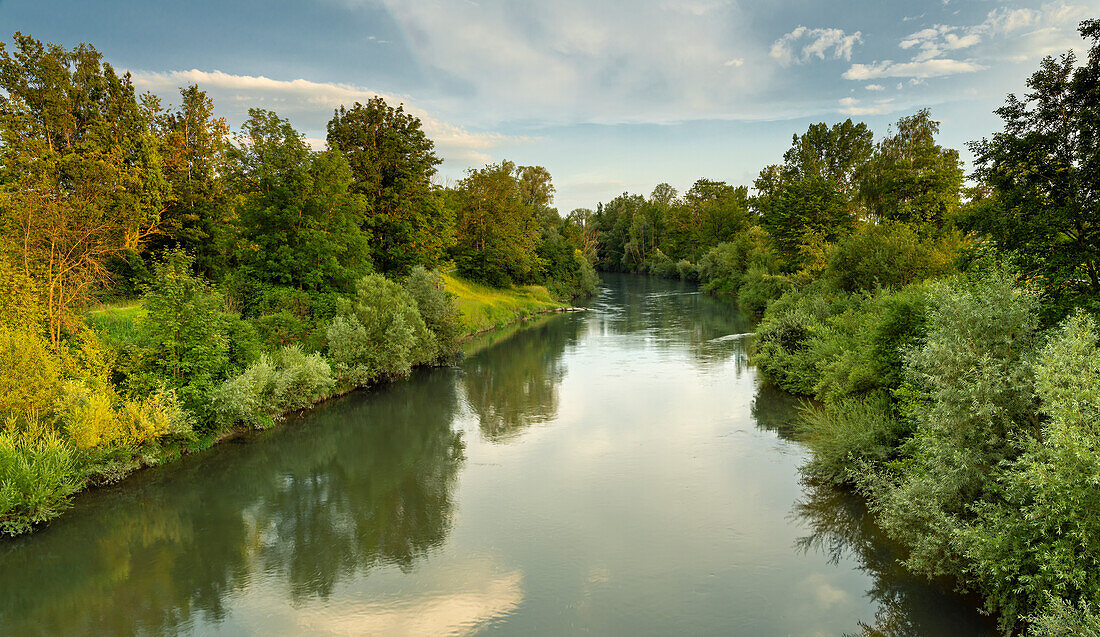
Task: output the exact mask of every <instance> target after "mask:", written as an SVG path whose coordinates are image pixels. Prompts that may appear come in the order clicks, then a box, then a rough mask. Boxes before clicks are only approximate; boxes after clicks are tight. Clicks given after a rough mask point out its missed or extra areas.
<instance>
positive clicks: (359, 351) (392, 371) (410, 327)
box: [327, 274, 434, 386]
mask: <svg viewBox="0 0 1100 637" xmlns="http://www.w3.org/2000/svg"><path fill="white" fill-rule="evenodd" d="M327 337H328V354H329V358H330V359H331V360H332V361H333V363H334V364H335V369H336V375H337V377H338V378H339V379H340V380H341V381H342V382H345V383H348V384H350V385H351V386H362V385H369V384H371V383H375V382H378V381H382V380H389V379H393V378H400V377H402V376H405V375H407V374H408V373H409V370H411V369H412V367H413V366H414V365H418V364H422V363H426V362H429V361H430V360H432V356H433V354H434V351H433V350H434V347H433V340H434V335H433V334H432V333H431V332H430V331H429V330H428V328H427V326H426V325H425V324H424V320H423V319H422V318H421V317H420V313H419V311H418V310H417V306H416V300H415V299H414V298H413V297H412V295H410V294H409V293H408V292H407V291H406V290H405V289H404V288H402V287H401V286H400V285H398V284H396V283H394V282H393V281H389V280H387V279H386V278H385V277H383V276H382V275H380V274H371V275H368V276H365V277H363V278H362V279H360V280H359V282H358V283H357V284H356V286H355V294H354V296H352V298H351V299H350V300H346V301H344V302H343V303H341V304H340V308H339V311H338V313H337V315H336V318H335V319H333V321H332V324H331V325H330V326H329V328H328V331H327Z"/></svg>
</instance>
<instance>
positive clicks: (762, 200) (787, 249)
mask: <svg viewBox="0 0 1100 637" xmlns="http://www.w3.org/2000/svg"><path fill="white" fill-rule="evenodd" d="M756 187H757V190H759V191H760V192H761V195H760V196H759V197H758V198H757V202H756V206H757V209H758V210H759V211H760V224H761V225H762V226H763V227H764V229H765V230H767V231H768V236H770V237H771V240H772V245H773V246H774V247H775V251H776V252H777V253H778V254H779V256H780V258H781V259H782V261H783V263H784V265H785V266H786V268H787V269H788V270H791V271H793V270H798V269H799V268H801V267H802V266H803V265H804V263H805V261H806V257H805V253H804V251H805V248H806V247H807V246H809V245H810V244H812V243H815V242H818V241H822V240H824V241H830V242H831V241H836V240H837V239H838V238H840V237H843V236H845V235H846V234H848V232H849V231H850V229H851V226H852V223H853V221H854V216H853V215H852V212H851V209H850V207H849V205H848V200H847V198H846V196H845V195H844V193H842V192H841V191H840V190H839V189H838V187H837V185H836V184H835V183H834V182H832V181H829V180H828V179H826V178H825V177H822V176H816V175H815V176H810V177H807V178H805V179H799V180H795V181H792V180H788V179H785V178H784V179H780V180H779V181H778V182H777V183H768V180H767V179H766V178H765V176H764V175H762V176H761V178H760V179H757V181H756Z"/></svg>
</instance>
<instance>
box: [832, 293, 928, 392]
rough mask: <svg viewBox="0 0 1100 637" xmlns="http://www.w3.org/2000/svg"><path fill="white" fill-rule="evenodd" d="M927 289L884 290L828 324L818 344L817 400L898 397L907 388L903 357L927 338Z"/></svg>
mask: <svg viewBox="0 0 1100 637" xmlns="http://www.w3.org/2000/svg"><path fill="white" fill-rule="evenodd" d="M926 294H927V291H926V288H925V286H923V285H916V286H910V287H908V288H905V289H904V290H900V291H897V292H890V291H885V290H882V291H880V292H879V293H877V294H875V295H874V296H872V297H866V298H865V299H864V300H862V301H861V303H860V304H859V305H858V306H856V307H853V308H851V309H849V310H847V311H846V312H842V313H841V314H839V315H837V316H835V317H832V318H830V319H828V320H827V321H826V326H825V329H823V330H822V331H821V332H820V334H821V336H820V339H819V340H818V342H815V343H814V344H813V348H814V354H815V356H816V357H818V361H819V362H818V368H819V369H820V371H821V377H820V379H819V381H818V383H817V384H816V385H815V386H814V395H815V396H816V397H817V399H818V400H823V401H831V400H836V399H840V398H843V397H846V396H861V395H866V394H869V393H872V392H875V391H884V392H886V393H887V395H891V396H892V395H893V394H894V393H895V392H896V391H897V390H898V389H899V388H900V387H901V385H902V380H903V379H902V369H903V355H904V352H906V351H908V350H909V349H911V348H912V347H913V346H914V345H916V344H917V343H919V342H920V340H921V339H922V338H923V337H924V330H925V327H924V326H925V306H926V302H925V297H926Z"/></svg>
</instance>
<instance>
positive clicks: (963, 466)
mask: <svg viewBox="0 0 1100 637" xmlns="http://www.w3.org/2000/svg"><path fill="white" fill-rule="evenodd" d="M1037 309H1038V299H1037V297H1036V295H1035V294H1034V293H1032V292H1029V291H1027V290H1023V289H1020V288H1018V287H1017V286H1016V281H1015V278H1014V277H1013V276H1012V275H1011V274H1010V273H1007V272H1004V271H993V272H990V273H987V274H984V275H981V276H970V277H966V276H961V275H960V276H956V277H954V278H953V279H950V280H948V281H944V282H941V283H938V284H936V285H934V286H933V287H932V289H931V290H930V292H929V299H928V319H927V336H926V338H925V339H924V341H923V342H922V343H921V344H920V345H919V346H917V347H916V348H914V349H913V350H911V351H910V352H909V353H908V355H907V356H906V377H907V382H908V387H907V388H906V394H907V397H908V400H907V403H906V409H907V410H908V412H909V414H910V416H911V417H912V418H913V419H914V421H915V423H916V433H915V435H914V437H913V439H912V441H911V444H910V449H909V450H908V451H909V453H910V454H911V456H912V458H911V460H909V461H908V462H907V463H906V464H904V465H903V466H902V467H901V468H900V471H899V472H898V474H897V475H896V476H895V477H894V478H893V479H891V480H889V481H887V482H885V483H883V484H882V485H880V486H879V487H878V488H877V490H876V491H875V502H874V508H875V510H876V511H877V512H878V513H879V515H880V519H881V521H882V524H883V526H884V528H885V529H886V530H887V531H888V532H889V533H890V534H891V535H893V536H894V537H896V538H898V539H900V540H901V541H903V542H904V543H905V544H906V545H908V546H910V547H911V551H910V555H909V558H908V560H907V562H906V563H907V564H908V565H909V566H910V568H913V569H914V570H916V571H917V572H921V573H927V574H956V575H958V574H962V573H965V572H966V566H965V555H964V548H963V546H962V545H961V544H960V536H961V534H962V533H963V531H964V530H965V529H966V528H967V527H968V526H969V525H970V523H971V522H972V521H973V517H974V515H973V512H972V503H974V502H976V501H980V500H983V499H987V498H990V497H992V492H993V490H994V489H993V487H994V485H995V484H996V483H995V478H996V477H997V476H998V475H1000V474H1001V472H1002V471H1003V466H1004V465H1003V463H1004V462H1006V461H1011V460H1013V459H1015V458H1016V457H1017V456H1018V455H1019V453H1020V452H1021V451H1022V447H1023V446H1024V445H1025V444H1026V442H1027V440H1028V438H1029V436H1031V435H1032V434H1033V433H1035V431H1036V425H1037V420H1036V417H1035V412H1036V410H1035V407H1036V405H1035V393H1034V388H1033V387H1034V385H1033V374H1032V367H1031V365H1030V359H1031V357H1032V356H1033V355H1034V351H1035V344H1036V341H1037V337H1038V332H1037V327H1038V318H1037Z"/></svg>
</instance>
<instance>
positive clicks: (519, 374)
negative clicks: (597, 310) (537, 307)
mask: <svg viewBox="0 0 1100 637" xmlns="http://www.w3.org/2000/svg"><path fill="white" fill-rule="evenodd" d="M583 325H584V318H583V317H582V316H564V317H559V318H557V319H555V320H552V321H545V322H542V323H540V324H537V325H535V326H533V327H531V328H529V329H525V330H521V331H518V332H516V333H514V334H512V335H511V336H510V337H509V338H508V339H507V340H508V346H507V347H491V348H488V349H485V350H483V351H481V352H479V353H478V354H475V355H474V356H471V357H470V358H468V359H467V360H466V362H465V363H464V364H463V370H464V372H465V374H464V375H463V386H464V387H465V388H466V400H467V401H468V403H469V405H470V408H471V409H472V410H473V411H474V413H475V414H477V417H478V424H479V426H480V428H481V434H482V435H483V436H484V437H485V438H486V439H488V440H491V441H494V442H502V441H504V440H508V439H510V438H512V437H514V436H517V435H519V434H520V433H521V432H523V431H524V430H525V429H527V428H528V427H530V426H531V425H533V424H537V423H542V422H546V421H547V420H550V419H552V418H553V417H554V415H555V414H556V413H557V411H558V386H559V385H560V384H561V381H562V378H564V377H565V365H564V364H563V363H562V353H563V352H564V351H565V348H566V347H567V346H569V345H573V344H575V343H576V342H577V335H578V334H579V333H580V331H581V327H582V326H583Z"/></svg>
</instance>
